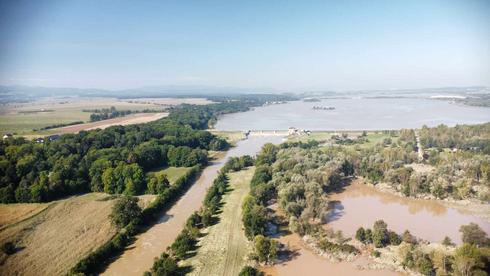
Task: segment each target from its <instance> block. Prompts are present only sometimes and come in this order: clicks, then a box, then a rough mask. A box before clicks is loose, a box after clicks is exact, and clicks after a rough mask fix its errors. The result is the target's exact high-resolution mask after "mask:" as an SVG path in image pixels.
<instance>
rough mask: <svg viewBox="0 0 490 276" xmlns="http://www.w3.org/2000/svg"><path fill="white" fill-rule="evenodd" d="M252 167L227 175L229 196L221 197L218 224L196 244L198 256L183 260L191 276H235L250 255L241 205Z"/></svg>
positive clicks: (252, 172) (246, 190)
mask: <svg viewBox="0 0 490 276" xmlns="http://www.w3.org/2000/svg"><path fill="white" fill-rule="evenodd" d="M254 171H255V167H250V168H248V169H244V170H242V171H238V172H233V173H229V174H228V176H229V177H230V182H229V185H230V190H231V191H230V192H228V193H227V194H226V195H225V196H224V197H223V201H224V206H223V212H222V213H221V214H219V222H218V224H216V225H213V226H211V227H209V228H208V230H207V231H208V232H207V233H205V235H204V237H203V238H202V239H201V240H200V241H199V243H198V247H199V248H198V251H197V254H196V255H195V256H194V257H192V258H190V259H188V260H186V261H185V265H191V266H192V267H193V270H192V272H191V273H190V275H225V276H228V275H229V276H232V275H238V273H239V272H240V270H241V268H242V267H243V266H244V265H245V264H246V263H247V256H248V254H249V253H250V252H251V250H252V247H251V244H250V242H249V241H248V240H247V238H246V237H245V233H244V231H243V223H242V214H241V212H242V209H241V205H242V202H243V199H244V198H245V196H246V195H247V194H248V192H249V190H250V181H251V179H252V176H253V174H254Z"/></svg>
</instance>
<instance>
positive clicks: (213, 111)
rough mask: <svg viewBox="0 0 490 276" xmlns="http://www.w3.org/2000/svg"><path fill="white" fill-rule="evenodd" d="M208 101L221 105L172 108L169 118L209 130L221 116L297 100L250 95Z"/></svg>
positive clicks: (289, 97) (213, 97) (223, 97)
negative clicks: (266, 104)
mask: <svg viewBox="0 0 490 276" xmlns="http://www.w3.org/2000/svg"><path fill="white" fill-rule="evenodd" d="M208 99H209V100H211V101H214V102H219V103H217V104H208V105H199V106H197V105H189V104H183V105H180V106H176V107H172V108H171V109H170V110H171V112H170V115H169V117H170V118H172V119H173V120H175V121H176V122H179V123H181V124H183V125H189V126H191V127H192V128H195V129H207V128H209V127H212V126H213V125H214V124H215V123H216V121H217V120H218V117H219V116H220V115H223V114H227V113H234V112H243V111H248V110H249V109H250V108H251V107H255V106H261V105H263V104H265V103H266V102H269V101H291V100H295V99H296V98H294V97H291V96H286V95H271V94H248V95H235V96H211V97H208Z"/></svg>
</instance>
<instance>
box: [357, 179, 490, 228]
mask: <svg viewBox="0 0 490 276" xmlns="http://www.w3.org/2000/svg"><path fill="white" fill-rule="evenodd" d="M364 185H367V186H370V187H372V188H374V189H376V190H378V191H381V192H384V193H389V194H392V195H395V196H398V197H402V198H409V199H414V200H429V201H434V202H438V203H440V204H443V205H444V206H446V207H448V208H454V209H457V210H458V211H461V212H463V213H466V214H470V215H474V216H477V217H479V218H481V219H483V220H485V221H486V222H487V223H490V204H488V203H485V202H483V201H481V200H478V199H461V200H455V199H452V198H445V199H438V198H436V197H435V196H433V195H431V194H421V195H420V196H418V197H407V196H405V195H404V194H402V193H401V192H398V191H396V190H395V189H393V187H391V186H390V185H389V184H388V183H384V182H382V183H379V184H376V185H373V184H370V183H366V182H364Z"/></svg>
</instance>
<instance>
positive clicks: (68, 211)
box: [0, 193, 155, 275]
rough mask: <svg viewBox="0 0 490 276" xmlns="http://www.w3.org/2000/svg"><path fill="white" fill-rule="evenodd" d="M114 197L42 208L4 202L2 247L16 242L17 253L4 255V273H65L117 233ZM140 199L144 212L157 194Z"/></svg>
mask: <svg viewBox="0 0 490 276" xmlns="http://www.w3.org/2000/svg"><path fill="white" fill-rule="evenodd" d="M116 198H117V197H115V196H110V195H107V194H103V193H89V194H85V195H81V196H74V197H70V198H67V199H63V200H58V201H54V202H51V203H43V204H39V203H25V204H1V205H0V214H2V215H1V216H0V218H1V219H2V220H1V223H2V228H0V244H3V243H5V242H7V241H9V242H14V243H15V244H16V245H17V248H18V251H17V252H16V253H15V254H13V255H10V256H7V255H5V254H4V253H3V252H1V253H0V275H65V274H66V273H67V272H68V270H69V269H70V268H71V267H73V266H74V265H75V264H76V263H77V262H78V261H79V260H80V259H81V258H83V257H85V256H86V255H87V254H88V253H89V252H91V251H92V250H94V249H96V248H98V247H100V246H101V245H102V244H104V243H105V242H107V241H108V240H109V239H110V238H111V237H112V236H113V235H114V234H115V233H116V229H115V228H114V227H113V226H112V224H111V222H110V219H109V214H110V212H111V208H112V206H113V204H114V202H115V200H116ZM139 198H140V202H139V204H140V206H141V207H143V208H144V207H145V206H147V205H148V204H149V203H150V202H151V201H152V200H153V199H154V198H155V196H154V195H143V196H140V197H139Z"/></svg>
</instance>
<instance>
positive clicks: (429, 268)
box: [415, 254, 434, 275]
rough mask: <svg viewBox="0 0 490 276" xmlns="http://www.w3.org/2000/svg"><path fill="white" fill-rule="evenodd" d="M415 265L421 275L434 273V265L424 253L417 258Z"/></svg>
mask: <svg viewBox="0 0 490 276" xmlns="http://www.w3.org/2000/svg"><path fill="white" fill-rule="evenodd" d="M415 266H416V267H417V270H418V271H419V272H420V273H421V274H422V275H432V274H433V273H434V265H433V264H432V261H431V259H430V258H429V256H427V255H426V254H424V255H422V256H420V257H418V258H417V260H416V262H415Z"/></svg>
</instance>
